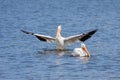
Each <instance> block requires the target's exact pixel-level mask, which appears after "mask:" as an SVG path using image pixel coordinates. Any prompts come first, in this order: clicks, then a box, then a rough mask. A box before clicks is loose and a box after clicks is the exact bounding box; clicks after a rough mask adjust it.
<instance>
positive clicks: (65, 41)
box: [21, 25, 97, 50]
mask: <svg viewBox="0 0 120 80" xmlns="http://www.w3.org/2000/svg"><path fill="white" fill-rule="evenodd" d="M21 31H22V32H24V33H26V34H31V35H34V36H35V37H37V38H38V39H39V40H40V41H45V42H48V43H52V42H55V43H56V48H57V50H64V46H65V45H70V44H73V43H75V42H80V41H82V42H84V41H86V40H87V39H88V38H90V37H91V36H92V35H93V34H94V33H95V32H96V31H97V29H95V30H92V31H90V32H88V33H86V34H79V35H74V36H69V37H66V38H64V37H62V36H61V25H59V26H58V29H57V32H56V37H55V38H54V37H51V36H46V35H41V34H36V33H32V32H28V31H25V30H21Z"/></svg>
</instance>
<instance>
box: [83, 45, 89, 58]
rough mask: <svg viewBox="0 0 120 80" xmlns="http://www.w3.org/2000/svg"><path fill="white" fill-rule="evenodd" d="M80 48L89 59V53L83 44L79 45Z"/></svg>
mask: <svg viewBox="0 0 120 80" xmlns="http://www.w3.org/2000/svg"><path fill="white" fill-rule="evenodd" d="M81 48H82V50H83V51H85V53H86V56H87V57H89V56H90V52H89V51H88V49H87V47H86V46H85V44H84V43H82V44H81Z"/></svg>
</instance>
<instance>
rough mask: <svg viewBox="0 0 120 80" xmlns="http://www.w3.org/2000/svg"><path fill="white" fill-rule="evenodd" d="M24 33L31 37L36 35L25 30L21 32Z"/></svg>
mask: <svg viewBox="0 0 120 80" xmlns="http://www.w3.org/2000/svg"><path fill="white" fill-rule="evenodd" d="M21 31H22V32H23V33H25V34H31V35H34V33H32V32H28V31H25V30H21Z"/></svg>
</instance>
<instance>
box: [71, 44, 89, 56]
mask: <svg viewBox="0 0 120 80" xmlns="http://www.w3.org/2000/svg"><path fill="white" fill-rule="evenodd" d="M72 55H73V56H79V57H80V56H81V57H90V52H89V51H88V49H87V47H86V46H85V44H84V43H82V44H81V47H80V48H75V49H74V50H73V53H72Z"/></svg>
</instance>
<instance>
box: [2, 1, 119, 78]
mask: <svg viewBox="0 0 120 80" xmlns="http://www.w3.org/2000/svg"><path fill="white" fill-rule="evenodd" d="M58 25H62V35H63V36H65V37H67V36H70V35H74V34H80V33H86V32H88V31H90V30H93V29H96V28H97V29H99V30H98V32H97V33H96V34H95V35H94V36H93V37H92V38H90V39H89V40H88V41H86V42H85V43H86V45H87V47H88V49H89V51H90V52H91V55H92V56H91V57H90V58H76V57H71V53H72V50H73V49H74V48H75V47H79V46H80V43H78V44H74V45H71V46H69V47H67V49H68V50H67V51H63V52H57V51H55V50H54V49H55V44H47V43H45V42H40V41H39V40H37V39H36V38H35V37H33V36H30V35H26V34H24V33H22V32H21V31H20V29H24V30H28V31H32V32H36V33H40V34H44V35H48V34H49V35H50V36H55V33H56V29H57V26H58ZM119 41H120V0H0V80H73V79H74V80H120V42H119Z"/></svg>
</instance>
